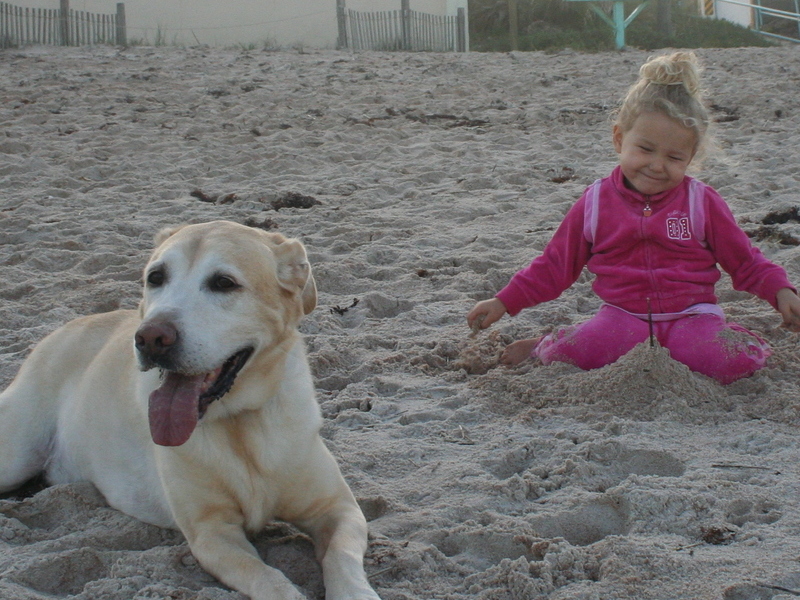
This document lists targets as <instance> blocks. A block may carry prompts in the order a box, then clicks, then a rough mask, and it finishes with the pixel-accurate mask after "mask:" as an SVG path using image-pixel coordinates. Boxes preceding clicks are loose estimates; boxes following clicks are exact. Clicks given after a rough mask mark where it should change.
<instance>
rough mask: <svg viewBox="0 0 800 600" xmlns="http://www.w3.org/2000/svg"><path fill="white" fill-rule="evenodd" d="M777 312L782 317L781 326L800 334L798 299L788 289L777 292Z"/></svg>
mask: <svg viewBox="0 0 800 600" xmlns="http://www.w3.org/2000/svg"><path fill="white" fill-rule="evenodd" d="M777 299H778V311H779V312H780V313H781V315H782V316H783V326H784V327H786V328H787V329H788V330H789V331H794V332H795V333H797V332H800V298H798V296H797V294H795V293H794V292H793V291H792V290H790V289H789V288H783V289H782V290H780V291H778V295H777Z"/></svg>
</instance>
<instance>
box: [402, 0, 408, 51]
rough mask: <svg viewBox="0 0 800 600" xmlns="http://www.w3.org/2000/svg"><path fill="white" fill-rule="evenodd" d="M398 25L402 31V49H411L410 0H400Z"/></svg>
mask: <svg viewBox="0 0 800 600" xmlns="http://www.w3.org/2000/svg"><path fill="white" fill-rule="evenodd" d="M400 27H401V29H402V31H403V50H411V1H410V0H400Z"/></svg>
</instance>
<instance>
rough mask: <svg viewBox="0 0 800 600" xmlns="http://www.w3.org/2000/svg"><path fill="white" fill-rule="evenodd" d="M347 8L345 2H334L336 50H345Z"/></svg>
mask: <svg viewBox="0 0 800 600" xmlns="http://www.w3.org/2000/svg"><path fill="white" fill-rule="evenodd" d="M346 10H347V7H346V6H345V0H336V23H337V24H338V25H339V39H337V40H336V49H337V50H341V49H342V48H347V13H346Z"/></svg>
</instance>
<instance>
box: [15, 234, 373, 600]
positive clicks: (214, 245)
mask: <svg viewBox="0 0 800 600" xmlns="http://www.w3.org/2000/svg"><path fill="white" fill-rule="evenodd" d="M156 244H157V247H156V249H155V251H154V252H153V254H152V256H151V258H150V260H149V262H148V264H147V267H146V269H145V272H144V285H145V289H144V297H143V299H142V302H141V304H140V307H139V310H138V311H136V310H121V311H116V312H112V313H106V314H100V315H94V316H89V317H83V318H80V319H76V320H75V321H72V322H70V323H68V324H67V325H65V326H64V327H62V328H61V329H59V330H57V331H55V332H54V333H52V334H51V335H49V336H48V337H47V338H45V339H44V340H43V341H42V342H41V343H40V344H39V345H38V346H37V347H36V348H35V349H34V351H33V352H32V353H31V355H30V357H28V359H27V360H26V361H25V363H24V364H23V365H22V368H21V369H20V371H19V374H18V375H17V377H16V379H15V380H14V381H13V382H12V383H11V385H10V386H9V387H8V389H7V390H6V391H5V392H3V393H2V394H0V491H7V490H10V489H13V488H15V487H16V486H18V485H19V484H21V483H23V482H24V481H25V480H26V479H28V478H29V477H31V476H33V475H35V474H36V473H38V472H41V471H42V470H46V472H47V477H48V479H49V481H50V482H52V483H66V482H71V481H80V480H88V481H91V482H93V483H94V484H95V485H96V486H97V488H98V489H99V490H100V491H101V492H102V493H103V495H104V496H105V497H106V499H107V500H108V502H109V504H111V506H114V507H115V508H117V509H119V510H121V511H123V512H126V513H128V514H129V515H132V516H134V517H136V518H138V519H141V520H142V521H146V522H148V523H153V524H156V525H160V526H164V527H178V528H179V529H180V530H181V531H182V532H183V534H184V535H185V536H186V539H187V540H188V542H189V546H190V548H191V550H192V552H193V553H194V555H195V556H196V557H197V559H198V561H199V562H200V564H201V565H202V566H203V567H204V568H205V569H206V570H208V571H209V572H211V573H212V574H213V575H215V576H216V577H217V578H218V579H220V580H221V581H223V582H224V583H226V584H227V585H229V586H231V587H232V588H234V589H236V590H238V591H240V592H243V593H244V594H247V595H248V596H250V597H251V598H253V599H254V600H255V599H257V600H284V599H291V600H295V599H300V598H304V596H303V595H302V594H301V593H300V592H299V591H298V590H297V589H296V588H295V587H294V586H293V585H292V584H291V583H290V582H289V580H288V579H286V577H284V575H283V574H282V573H280V572H279V571H277V570H275V569H273V568H271V567H269V566H267V565H265V564H264V563H263V562H262V561H261V560H260V558H259V556H258V554H257V553H256V550H255V549H254V547H253V546H252V545H251V544H250V542H248V540H247V538H246V532H255V531H258V530H259V529H260V528H263V527H264V525H265V524H266V522H267V521H268V520H270V519H283V520H286V521H289V522H291V523H294V524H295V525H297V526H298V527H299V528H300V529H302V530H304V531H306V532H308V533H309V534H310V535H311V536H312V538H313V540H314V543H315V547H316V550H317V556H318V558H319V560H320V562H321V563H322V569H323V578H324V583H325V588H326V598H327V599H328V600H378V596H377V594H376V593H375V592H374V591H373V589H372V588H371V587H370V585H369V583H368V581H367V578H366V575H365V573H364V568H363V556H364V552H365V550H366V546H367V527H366V521H365V519H364V516H363V514H362V512H361V510H360V509H359V507H358V505H357V504H356V501H355V498H354V497H353V494H352V492H351V491H350V489H349V488H348V486H347V484H346V483H345V481H344V479H343V478H342V476H341V474H340V472H339V468H338V466H337V464H336V462H335V460H334V458H333V457H332V456H331V454H330V453H329V452H328V450H327V449H326V448H325V446H324V444H323V442H322V439H321V438H320V436H319V429H320V426H321V423H322V418H321V416H320V411H319V408H318V406H317V403H316V400H315V397H314V387H313V383H312V379H311V372H310V370H309V367H308V361H307V359H306V354H305V348H304V345H303V341H302V340H301V338H300V334H299V333H298V331H297V324H298V322H299V321H300V319H301V318H302V317H303V315H304V314H308V313H309V312H311V310H313V309H314V307H315V306H316V300H317V294H316V286H315V283H314V278H313V276H312V275H311V271H310V267H309V264H308V260H307V258H306V252H305V249H304V248H303V245H302V244H301V243H300V242H299V241H297V240H292V239H286V238H284V237H283V236H281V235H280V234H275V233H267V232H265V231H260V230H257V229H252V228H249V227H245V226H243V225H237V224H235V223H231V222H226V221H216V222H213V223H206V224H202V225H189V226H186V227H182V228H178V229H176V230H165V231H162V232H161V233H160V234H159V235H158V237H157V239H156Z"/></svg>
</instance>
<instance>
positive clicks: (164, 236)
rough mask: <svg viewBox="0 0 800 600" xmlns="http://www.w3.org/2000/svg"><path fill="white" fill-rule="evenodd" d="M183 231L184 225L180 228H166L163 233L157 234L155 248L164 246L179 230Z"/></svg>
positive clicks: (154, 241)
mask: <svg viewBox="0 0 800 600" xmlns="http://www.w3.org/2000/svg"><path fill="white" fill-rule="evenodd" d="M180 229H183V225H181V226H179V227H164V229H162V230H161V231H159V232H158V233H157V234H156V237H155V238H154V239H153V243H155V247H156V248H158V247H159V246H160V245H161V244H163V243H164V242H165V241H166V240H167V238H169V237H172V236H173V235H175V234H176V233H178V230H180Z"/></svg>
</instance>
